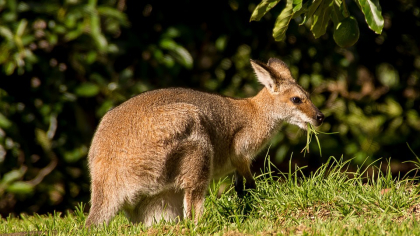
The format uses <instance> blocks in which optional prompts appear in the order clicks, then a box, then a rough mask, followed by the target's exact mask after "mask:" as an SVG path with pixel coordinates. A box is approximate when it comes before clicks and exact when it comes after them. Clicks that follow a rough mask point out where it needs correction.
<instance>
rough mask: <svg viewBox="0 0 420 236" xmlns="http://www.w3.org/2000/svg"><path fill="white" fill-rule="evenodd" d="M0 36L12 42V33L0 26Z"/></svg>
mask: <svg viewBox="0 0 420 236" xmlns="http://www.w3.org/2000/svg"><path fill="white" fill-rule="evenodd" d="M0 36H3V38H6V39H7V40H9V41H12V40H13V33H12V31H11V30H10V29H9V28H6V27H4V26H1V25H0Z"/></svg>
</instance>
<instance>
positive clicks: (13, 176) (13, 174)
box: [1, 170, 25, 184]
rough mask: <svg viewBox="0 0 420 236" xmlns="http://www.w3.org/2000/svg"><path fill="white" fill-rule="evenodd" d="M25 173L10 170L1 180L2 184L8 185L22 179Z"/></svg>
mask: <svg viewBox="0 0 420 236" xmlns="http://www.w3.org/2000/svg"><path fill="white" fill-rule="evenodd" d="M24 173H25V172H24V171H22V170H12V171H9V172H7V173H6V174H4V176H3V179H2V180H1V183H2V184H9V183H11V182H13V181H16V180H18V179H19V178H22V176H23V174H24Z"/></svg>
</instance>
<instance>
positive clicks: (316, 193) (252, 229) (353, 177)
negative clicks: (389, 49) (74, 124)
mask: <svg viewBox="0 0 420 236" xmlns="http://www.w3.org/2000/svg"><path fill="white" fill-rule="evenodd" d="M265 163H266V164H265V171H264V174H261V175H259V176H256V178H255V179H256V182H257V189H255V190H251V191H249V192H248V195H246V197H245V198H243V199H240V198H238V197H237V196H236V193H235V191H234V188H233V186H231V185H230V180H229V179H225V181H219V182H215V183H213V184H212V185H211V187H210V188H209V194H208V196H207V197H206V202H205V212H204V215H203V217H202V218H201V220H200V222H199V223H198V225H195V224H194V223H193V222H192V221H190V220H184V221H181V222H179V223H165V222H161V223H160V224H157V225H155V226H153V227H150V228H146V227H144V226H143V225H141V224H140V225H132V224H130V223H129V222H128V220H127V219H126V218H125V217H124V216H123V214H119V215H118V216H117V217H116V218H115V219H114V220H113V221H112V222H111V223H110V225H108V226H103V227H99V228H94V229H92V230H91V231H89V230H87V229H85V228H84V227H83V225H84V222H85V220H86V214H84V213H83V208H84V205H83V204H80V205H79V206H77V207H76V209H75V211H74V212H73V213H67V214H59V213H53V214H50V215H42V216H39V215H35V216H21V217H20V218H16V217H8V218H3V219H1V220H0V232H1V233H3V234H4V233H16V232H22V234H21V235H27V234H28V233H35V232H36V233H42V234H45V235H49V234H54V235H197V234H198V235H243V234H245V235H355V234H357V235H420V233H419V232H420V224H419V223H418V220H419V219H420V198H419V195H418V194H419V187H418V186H417V185H416V184H415V181H414V180H412V179H408V178H400V177H392V175H391V174H390V172H389V168H388V171H387V172H382V171H380V167H379V168H376V171H374V172H369V173H370V174H369V175H368V174H367V169H366V168H364V169H361V168H359V169H357V170H356V171H355V172H349V171H348V170H347V168H348V165H349V163H350V161H343V160H337V159H335V158H333V157H331V158H329V160H328V161H327V162H326V163H325V164H324V165H322V166H321V167H320V168H319V169H318V170H317V171H315V172H313V173H312V174H311V175H310V176H304V175H303V174H302V171H301V170H302V168H301V167H292V166H291V165H290V168H289V171H288V172H287V173H280V172H279V171H278V170H277V169H276V167H275V166H274V165H272V163H271V162H270V159H269V158H267V159H266V162H265ZM226 183H227V186H226ZM223 187H225V189H226V190H225V192H224V193H222V194H221V195H220V193H219V189H221V188H223ZM15 235H16V234H15Z"/></svg>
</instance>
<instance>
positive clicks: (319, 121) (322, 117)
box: [316, 112, 324, 125]
mask: <svg viewBox="0 0 420 236" xmlns="http://www.w3.org/2000/svg"><path fill="white" fill-rule="evenodd" d="M316 121H318V125H320V124H321V123H322V121H324V114H322V113H321V112H320V113H318V114H316Z"/></svg>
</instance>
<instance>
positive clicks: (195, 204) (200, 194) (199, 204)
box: [184, 188, 206, 224]
mask: <svg viewBox="0 0 420 236" xmlns="http://www.w3.org/2000/svg"><path fill="white" fill-rule="evenodd" d="M205 192H206V190H205V188H197V189H186V190H185V193H184V216H185V217H186V218H189V219H194V223H195V224H197V223H198V220H199V219H200V217H201V215H202V213H203V210H204V199H205Z"/></svg>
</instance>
